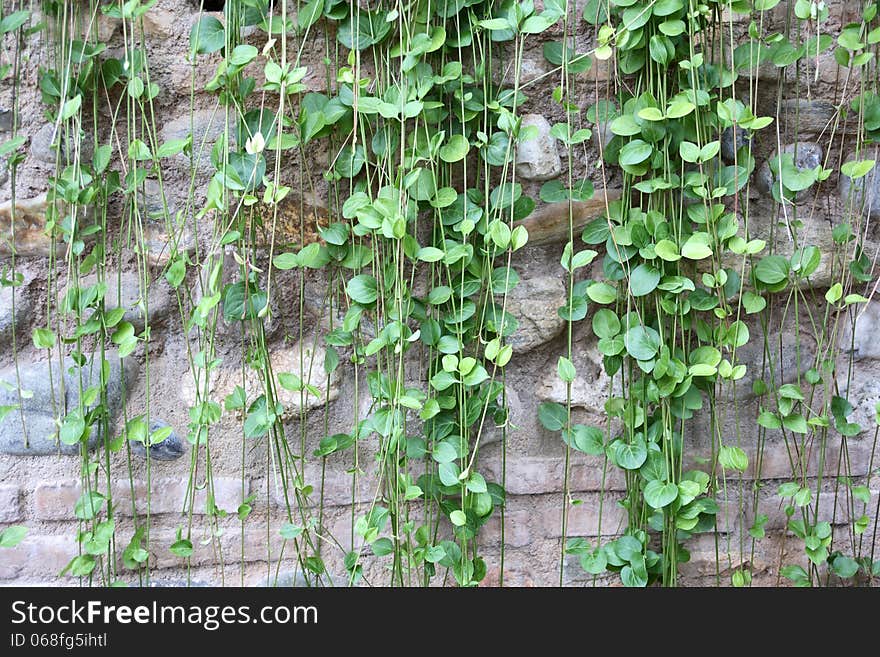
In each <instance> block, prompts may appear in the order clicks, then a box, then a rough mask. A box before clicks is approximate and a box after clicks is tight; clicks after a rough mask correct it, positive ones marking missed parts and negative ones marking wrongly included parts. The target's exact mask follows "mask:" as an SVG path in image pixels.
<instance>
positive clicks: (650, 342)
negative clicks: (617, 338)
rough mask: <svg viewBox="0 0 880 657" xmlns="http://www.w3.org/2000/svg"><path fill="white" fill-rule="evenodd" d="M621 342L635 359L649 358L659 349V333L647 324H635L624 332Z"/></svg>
mask: <svg viewBox="0 0 880 657" xmlns="http://www.w3.org/2000/svg"><path fill="white" fill-rule="evenodd" d="M623 343H624V345H625V346H626V351H627V353H628V354H629V355H630V356H632V357H633V358H635V359H636V360H650V359H652V358H653V357H654V356H656V355H657V352H658V351H659V350H660V334H659V333H657V331H655V330H654V329H652V328H651V327H649V326H641V325H636V326H633V327H632V328H631V329H629V330H628V331H627V332H626V333H625V334H624V336H623Z"/></svg>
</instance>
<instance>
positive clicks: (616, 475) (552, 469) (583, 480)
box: [481, 454, 625, 495]
mask: <svg viewBox="0 0 880 657" xmlns="http://www.w3.org/2000/svg"><path fill="white" fill-rule="evenodd" d="M481 465H482V467H484V468H485V470H486V471H487V473H488V474H490V475H491V479H492V481H497V482H499V483H500V482H501V464H500V463H499V462H488V463H485V464H481ZM564 480H565V460H564V458H563V456H562V455H561V454H560V456H558V457H543V456H526V457H518V456H515V457H509V458H508V460H507V477H506V482H507V492H508V494H510V495H535V494H539V493H558V492H560V491H561V490H562V485H563V481H564ZM569 482H570V484H569V488H570V489H571V490H581V491H589V490H601V489H602V483H603V482H602V459H601V458H599V457H590V456H583V457H582V456H580V455H579V454H573V455H572V459H571V469H570V474H569ZM604 488H605V490H623V489H624V488H625V482H624V476H623V472H622V471H621V470H620V468H615V467H614V466H612V465H611V464H609V465H608V468H607V471H606V474H605V482H604Z"/></svg>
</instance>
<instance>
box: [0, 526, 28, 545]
mask: <svg viewBox="0 0 880 657" xmlns="http://www.w3.org/2000/svg"><path fill="white" fill-rule="evenodd" d="M27 533H28V528H27V527H25V526H24V525H12V526H11V527H7V528H6V529H4V530H3V531H2V532H0V547H4V548H12V547H15V546H16V545H18V544H19V543H21V542H22V541H23V540H24V537H25V536H27Z"/></svg>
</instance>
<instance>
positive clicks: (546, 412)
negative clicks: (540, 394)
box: [538, 402, 568, 431]
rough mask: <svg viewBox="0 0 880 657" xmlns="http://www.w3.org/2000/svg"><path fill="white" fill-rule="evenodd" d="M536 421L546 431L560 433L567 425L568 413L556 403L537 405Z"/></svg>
mask: <svg viewBox="0 0 880 657" xmlns="http://www.w3.org/2000/svg"><path fill="white" fill-rule="evenodd" d="M538 419H539V420H540V421H541V425H542V426H543V427H544V428H545V429H547V430H548V431H560V430H562V428H563V427H565V426H566V425H567V424H568V411H566V410H565V406H563V405H562V404H557V403H556V402H543V403H541V404H539V405H538Z"/></svg>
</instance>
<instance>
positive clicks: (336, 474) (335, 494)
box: [261, 459, 379, 508]
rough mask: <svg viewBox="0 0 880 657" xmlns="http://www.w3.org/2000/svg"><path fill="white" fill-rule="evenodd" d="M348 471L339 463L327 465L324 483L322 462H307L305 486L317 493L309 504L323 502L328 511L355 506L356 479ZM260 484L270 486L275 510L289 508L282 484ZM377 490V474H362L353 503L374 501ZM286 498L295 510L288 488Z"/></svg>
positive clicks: (345, 466)
mask: <svg viewBox="0 0 880 657" xmlns="http://www.w3.org/2000/svg"><path fill="white" fill-rule="evenodd" d="M363 461H364V462H367V463H368V459H363ZM347 467H348V464H345V465H343V464H342V463H339V462H332V461H328V463H327V468H326V470H325V471H324V473H323V483H322V472H321V462H320V461H317V460H314V459H313V460H312V461H307V462H306V467H305V472H304V479H305V481H306V484H308V485H310V486H313V487H314V492H313V493H312V494H311V495H310V496H309V503H310V504H314V505H315V506H317V505H318V504H319V503H320V502H321V501H322V500H323V502H324V506H325V507H337V506H349V505H350V504H351V503H352V484H353V479H352V475H351V473H350V472H346V468H347ZM261 483H263V484H266V483H267V485H268V486H269V500H270V501H271V503H272V505H273V506H277V507H285V506H286V500H285V496H284V487H283V486H282V485H281V482H280V481H279V480H276V479H275V478H270V479H269V480H268V482H267V480H263V482H261ZM378 487H379V482H378V480H377V478H376V473H375V472H372V471H366V472H360V473H359V474H358V482H357V494H356V495H355V496H354V501H355V502H356V503H358V504H360V503H364V502H370V501H372V500H373V498H374V497H375V496H376V490H377V489H378ZM261 492H262V494H263V495H262V498H263V499H265V494H266V493H265V490H262V491H261ZM287 495H288V498H289V500H290V505H291V507H292V508H293V507H295V506H296V497H295V495H294V492H293V490H291V489H290V488H289V487H288V493H287Z"/></svg>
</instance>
